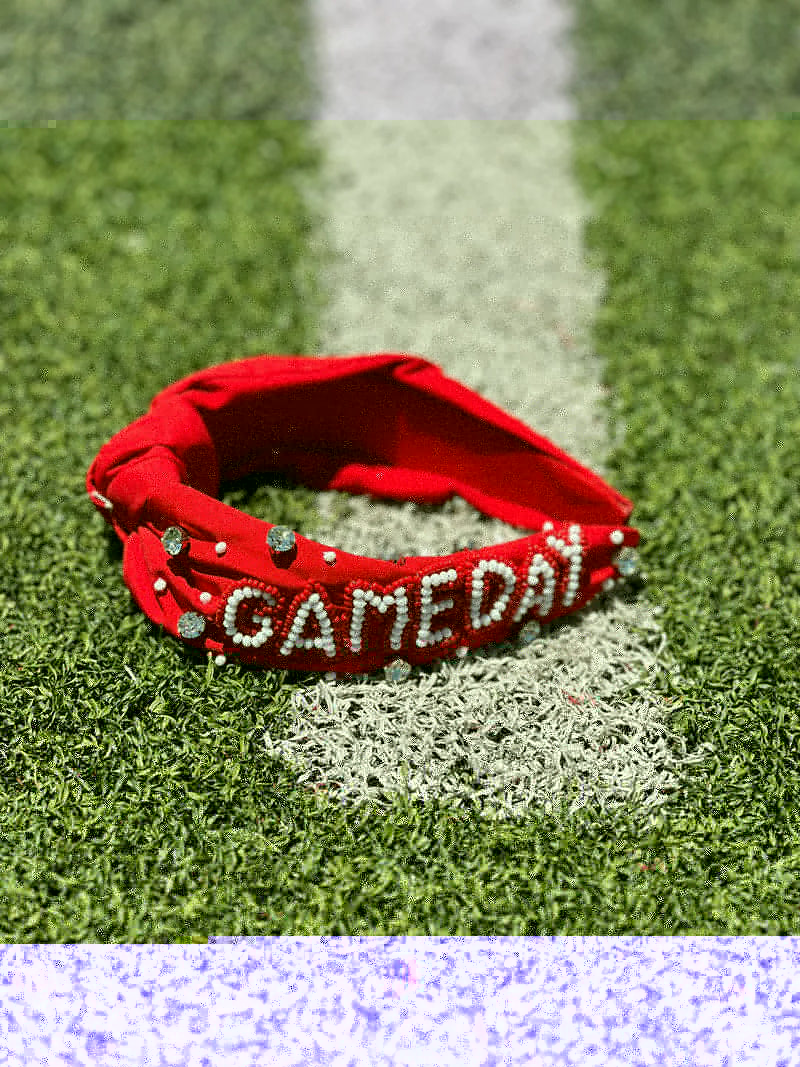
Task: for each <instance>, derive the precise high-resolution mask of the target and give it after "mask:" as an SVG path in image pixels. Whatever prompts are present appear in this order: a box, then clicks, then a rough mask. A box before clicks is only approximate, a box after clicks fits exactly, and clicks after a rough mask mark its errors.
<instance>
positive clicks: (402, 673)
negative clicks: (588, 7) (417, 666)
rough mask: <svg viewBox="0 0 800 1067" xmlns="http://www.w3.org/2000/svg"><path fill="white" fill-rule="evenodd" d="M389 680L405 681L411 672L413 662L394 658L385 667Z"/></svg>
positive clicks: (384, 671)
mask: <svg viewBox="0 0 800 1067" xmlns="http://www.w3.org/2000/svg"><path fill="white" fill-rule="evenodd" d="M383 673H384V674H385V675H386V681H387V682H404V681H405V680H406V678H408V676H409V675H410V674H411V664H410V663H406V661H405V660H404V659H393V660H392V662H391V663H387V665H386V666H385V667H384V669H383Z"/></svg>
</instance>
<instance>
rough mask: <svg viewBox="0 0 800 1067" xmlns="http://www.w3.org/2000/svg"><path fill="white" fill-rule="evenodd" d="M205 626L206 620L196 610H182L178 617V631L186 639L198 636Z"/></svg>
mask: <svg viewBox="0 0 800 1067" xmlns="http://www.w3.org/2000/svg"><path fill="white" fill-rule="evenodd" d="M205 628H206V620H205V619H204V618H203V616H202V615H198V614H197V612H196V611H184V613H183V615H181V617H180V618H179V619H178V633H179V634H180V635H181V637H185V638H186V639H187V640H191V639H192V638H193V637H199V636H200V634H201V633H202V632H203V630H205Z"/></svg>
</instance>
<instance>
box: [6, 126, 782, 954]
mask: <svg viewBox="0 0 800 1067" xmlns="http://www.w3.org/2000/svg"><path fill="white" fill-rule="evenodd" d="M795 130H796V127H794V126H793V125H792V124H789V123H702V124H693V123H669V124H652V123H630V124H625V125H619V124H604V123H584V124H581V127H580V131H579V134H580V140H581V151H580V158H581V173H582V177H583V180H584V181H585V182H586V184H587V187H592V188H594V189H595V190H596V192H597V200H598V205H599V216H598V220H597V222H596V223H595V224H594V225H593V226H592V228H591V232H590V238H591V244H592V247H593V248H594V250H595V252H594V254H595V256H596V257H597V258H598V260H599V261H601V262H602V263H603V264H604V266H605V268H606V269H607V271H608V274H609V290H608V299H607V302H606V305H605V306H604V308H603V311H602V314H601V317H600V320H599V322H598V327H597V329H598V335H597V336H598V344H599V346H600V347H601V350H602V352H603V354H604V355H605V357H606V358H607V360H608V363H609V376H608V383H609V385H611V386H612V389H613V392H614V394H615V401H616V409H617V414H618V416H619V417H621V418H624V419H625V420H626V421H627V423H628V425H629V432H628V435H627V437H626V438H625V441H624V443H623V444H622V445H621V446H620V450H619V452H618V454H617V455H616V456H615V458H614V465H615V467H616V468H617V471H618V473H617V475H616V476H614V477H612V482H613V484H615V485H619V486H620V488H621V489H622V491H623V492H625V493H626V494H628V495H630V496H631V497H632V499H633V500H634V501H635V502H636V513H635V515H636V519H637V522H638V524H639V525H640V527H641V529H642V532H643V534H644V541H643V545H642V552H643V556H644V566H645V569H646V570H647V572H648V573H649V575H650V585H651V593H650V595H651V597H652V598H653V599H654V600H655V601H657V602H658V603H660V604H663V606H664V608H665V615H664V625H665V628H666V629H667V632H668V634H669V638H670V643H671V647H672V650H673V651H674V652H675V654H676V655H677V656H678V657H679V658H680V660H681V662H682V664H683V666H684V680H683V681H682V682H681V683H678V682H674V683H666V684H669V685H670V689H669V691H668V692H667V695H668V696H669V697H670V698H673V699H674V700H675V701H676V713H675V722H674V724H673V725H677V726H679V727H680V728H681V729H682V730H683V731H684V732H685V733H686V736H687V738H688V742H689V744H690V746H692V745H694V744H695V743H696V742H698V741H700V740H703V739H707V738H711V739H713V741H714V743H715V745H716V746H717V758H718V763H717V764H716V765H715V767H714V769H713V772H712V773H711V774H704V776H703V777H701V778H697V779H696V780H690V781H689V782H688V783H687V786H686V789H685V790H684V791H683V792H682V793H681V795H679V796H675V797H674V798H672V799H671V801H670V803H669V804H668V806H667V807H666V808H665V809H664V811H663V813H662V815H661V817H660V818H659V820H658V821H657V822H656V824H655V825H654V826H652V827H651V828H650V829H649V830H642V828H641V824H640V820H639V819H638V816H637V812H636V808H635V805H632V807H631V811H630V813H628V814H627V815H624V816H623V815H619V816H618V817H617V816H615V817H613V818H612V817H611V816H610V815H604V814H603V813H597V812H592V811H591V810H587V811H584V812H583V813H582V814H581V815H579V816H577V817H575V818H574V819H572V820H566V819H564V817H563V815H562V813H560V812H556V813H554V815H552V816H548V815H545V814H543V813H539V812H536V811H533V812H531V813H530V814H529V815H528V816H527V817H525V818H523V819H517V820H514V821H511V822H509V823H507V824H499V823H495V822H491V821H489V820H486V821H483V820H481V819H479V818H477V817H472V818H465V817H464V813H463V812H462V813H460V818H459V816H458V815H456V813H453V812H448V811H447V810H446V809H445V808H444V807H443V806H441V805H439V804H431V805H427V806H425V807H422V806H415V805H414V804H408V803H406V802H405V801H404V800H402V799H398V801H397V804H396V807H395V809H394V810H393V811H392V812H390V813H389V815H388V816H384V815H382V814H376V813H373V812H371V811H370V810H369V809H368V808H363V809H361V810H350V809H343V808H341V807H340V806H339V805H337V804H335V803H331V802H329V801H328V800H327V799H326V798H325V797H324V796H322V795H317V796H314V795H313V794H311V793H310V792H306V791H304V790H302V789H298V788H297V787H296V784H295V778H294V777H293V773H292V769H291V768H290V767H286V766H283V765H282V764H280V763H279V762H277V761H273V760H270V759H269V758H268V757H267V756H266V755H265V752H264V748H263V741H262V735H263V732H264V730H265V729H266V727H267V725H269V729H270V733H271V735H272V736H279V735H280V731H281V728H282V724H283V725H285V724H286V722H287V720H286V712H287V709H288V706H289V704H288V701H289V693H290V691H291V688H292V687H293V686H294V685H295V684H297V683H298V682H302V681H304V680H305V677H304V676H288V675H287V674H286V673H285V672H271V671H247V670H245V669H242V668H241V667H239V666H237V665H236V664H230V665H229V666H227V667H226V668H225V669H224V670H222V671H218V670H216V669H214V668H213V667H212V666H210V665H206V664H205V662H204V661H203V660H202V659H201V658H200V656H199V655H196V654H193V653H190V652H188V651H187V650H185V649H183V648H181V647H180V646H179V645H178V644H177V642H175V641H173V640H171V639H169V638H166V637H164V636H163V635H161V634H160V633H159V632H158V631H157V630H156V629H155V628H154V627H152V626H151V624H150V623H149V622H148V620H147V619H146V618H145V617H144V616H143V615H142V614H141V613H140V612H139V611H138V609H137V608H136V607H135V605H134V604H133V602H132V600H131V598H130V595H129V593H128V591H127V589H126V587H125V586H124V583H123V581H122V575H121V552H120V548H119V544H118V542H117V541H116V538H115V537H114V535H113V534H112V533H111V531H110V530H108V529H107V528H106V527H105V525H104V524H102V522H100V521H99V520H98V517H97V516H96V515H95V514H94V512H93V510H92V509H91V507H90V505H89V503H88V501H87V500H86V497H85V494H84V491H83V477H84V473H85V470H86V467H87V466H88V463H89V462H90V460H91V459H92V457H93V456H94V454H95V452H96V450H97V448H98V447H99V445H100V444H102V443H103V442H104V441H105V440H106V439H107V438H108V437H109V436H110V435H111V434H112V433H113V432H115V431H116V430H117V429H118V428H119V427H121V426H123V425H125V424H126V423H127V422H128V421H130V420H131V419H133V418H135V417H136V416H137V415H138V414H140V413H141V412H142V411H143V410H145V409H146V407H147V404H148V403H149V401H150V399H151V397H152V395H153V394H154V393H155V392H156V391H158V389H160V388H162V387H163V385H164V384H165V383H166V382H167V381H168V380H173V379H175V378H177V377H179V376H182V375H184V374H186V373H189V372H190V371H192V370H194V369H196V368H198V367H201V366H205V365H207V364H209V363H213V362H221V361H223V360H225V359H229V358H235V357H237V356H240V355H246V354H252V353H255V352H259V351H276V352H277V351H285V352H292V351H294V352H302V351H313V350H315V334H314V322H315V321H316V319H317V316H318V312H319V307H320V304H321V301H322V299H323V294H320V293H319V292H317V290H316V288H315V283H314V271H313V269H312V268H313V264H312V263H311V262H310V261H309V249H308V247H307V239H308V241H310V239H311V236H312V233H313V231H314V228H315V226H316V225H317V224H318V220H315V219H314V218H313V217H312V216H310V215H309V212H308V209H307V207H306V205H305V202H304V200H303V198H302V196H300V195H299V193H298V191H297V190H298V188H300V187H302V184H303V182H304V181H308V180H311V179H313V174H314V171H315V168H316V167H317V165H318V160H317V158H316V155H315V151H314V149H313V147H312V146H311V145H310V144H309V143H307V140H306V136H307V133H308V130H307V128H306V127H305V126H304V125H302V124H293V123H285V124H281V123H278V124H272V123H267V124H260V123H247V124H215V123H210V124H206V123H199V124H194V123H191V124H186V123H174V124H173V123H164V124H162V123H158V124H141V125H131V124H124V125H123V124H113V123H112V124H76V125H72V126H70V127H68V128H63V127H60V128H58V129H56V130H43V129H32V130H13V131H7V132H6V134H4V137H3V141H2V153H1V154H0V160H2V173H3V180H2V186H0V203H1V204H2V212H1V213H0V214H2V218H3V220H4V221H3V242H4V246H5V248H6V250H7V251H6V256H5V271H4V278H3V283H2V298H3V306H4V309H5V317H4V337H3V346H2V362H3V366H2V370H3V375H2V379H1V380H0V381H1V383H2V384H0V404H1V405H2V406H1V407H0V417H2V420H3V424H4V426H5V427H8V428H9V429H8V430H7V433H6V450H5V452H4V457H3V464H4V468H3V474H4V477H3V482H2V488H0V494H2V495H1V498H0V507H2V513H3V515H4V516H5V517H6V522H5V523H4V525H3V528H2V530H0V589H2V598H0V623H1V626H0V641H1V642H2V663H3V670H2V673H1V674H0V737H2V738H3V772H4V773H3V776H2V780H0V790H2V802H1V803H0V871H2V873H0V904H1V905H2V906H1V907H0V939H2V940H4V941H18V942H32V941H44V942H53V941H59V942H60V941H111V942H116V941H128V942H142V941H162V942H163V941H173V942H175V941H191V940H193V939H197V940H202V939H203V938H204V937H206V936H207V935H208V934H210V933H215V932H224V933H229V934H230V933H244V932H246V933H251V934H255V933H260V934H278V933H291V934H314V933H328V934H364V933H382V934H404V933H427V934H463V933H469V934H538V933H560V934H566V933H575V934H586V933H605V934H615V933H616V934H619V933H628V934H635V933H641V934H644V933H665V932H666V933H683V934H688V933H701V934H713V933H747V934H777V933H790V932H793V931H795V930H796V929H797V919H796V916H797V913H798V905H799V904H800V899H798V898H800V891H799V890H798V888H797V885H798V879H797V873H798V872H797V866H798V863H797V816H796V805H795V798H796V796H797V794H798V789H799V788H800V780H799V777H800V776H798V766H797V741H798V732H797V726H796V708H797V706H798V704H799V703H800V692H798V689H799V688H800V686H799V685H798V677H799V676H800V672H798V662H797V660H798V653H797V622H798V606H799V603H800V601H799V600H798V579H797V575H796V558H797V541H798V538H797V531H798V518H800V516H799V515H798V511H799V510H800V506H798V503H797V494H796V487H797V484H798V467H799V466H800V462H799V461H798V459H797V454H796V449H795V447H794V446H795V444H796V441H797V437H798V431H800V419H799V418H798V415H797V411H798V400H799V399H800V398H799V397H798V392H800V390H799V389H798V382H797V374H796V369H797V342H796V338H797V333H798V312H797V307H798V306H799V305H798V296H800V293H799V292H798V287H799V285H800V283H799V282H798V276H797V248H798V224H797V221H796V215H795V213H794V205H795V204H796V203H797V202H798V197H799V196H800V178H799V177H798V175H800V132H795ZM765 159H768V160H769V161H770V166H769V167H766V166H764V160H765ZM145 241H146V242H147V244H146V247H145V245H144V243H143V242H145ZM318 254H319V252H318V250H316V251H315V252H314V255H315V256H316V255H318ZM224 499H226V501H227V502H229V503H236V504H237V505H238V506H242V507H245V508H246V509H247V510H250V511H252V512H253V513H254V514H268V515H269V516H270V517H271V518H273V519H275V517H277V520H278V521H286V522H288V523H290V524H294V523H296V524H298V525H300V524H301V523H302V522H303V521H304V519H305V518H306V517H307V516H308V513H309V512H308V509H309V508H311V507H312V505H311V500H312V495H311V494H309V493H308V492H307V491H305V490H303V489H302V488H297V489H292V490H289V489H288V488H287V487H285V486H281V484H280V483H279V482H268V481H265V482H263V483H260V484H259V485H258V486H255V485H253V484H249V485H237V486H232V487H228V488H227V489H226V494H225V497H224ZM131 675H133V677H131ZM707 766H708V765H707ZM642 864H648V865H649V868H650V869H648V870H642V867H641V865H642Z"/></svg>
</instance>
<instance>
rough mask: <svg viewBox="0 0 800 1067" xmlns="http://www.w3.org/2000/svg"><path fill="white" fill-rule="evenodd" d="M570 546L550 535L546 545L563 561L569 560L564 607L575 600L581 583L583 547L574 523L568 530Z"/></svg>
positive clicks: (579, 531) (576, 525)
mask: <svg viewBox="0 0 800 1067" xmlns="http://www.w3.org/2000/svg"><path fill="white" fill-rule="evenodd" d="M569 539H570V542H571V543H570V544H569V545H568V544H567V543H566V541H564V540H563V539H562V538H560V537H556V536H555V535H554V534H551V535H550V537H548V538H547V543H548V545H550V547H551V548H554V549H555V550H556V552H558V553H559V555H561V556H563V557H564V559H567V560H569V578H568V580H567V588H566V590H565V592H564V599H563V601H562V603H563V605H564V607H565V608H566V607H569V606H570V604H572V602H573V601H574V599H575V596H576V594H577V592H578V588H579V587H580V583H581V567H582V565H583V546H582V545H581V528H580V526H579V525H578V524H577V523H576V524H575V525H573V526H570V528H569Z"/></svg>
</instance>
